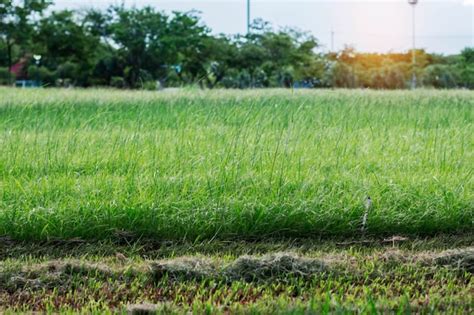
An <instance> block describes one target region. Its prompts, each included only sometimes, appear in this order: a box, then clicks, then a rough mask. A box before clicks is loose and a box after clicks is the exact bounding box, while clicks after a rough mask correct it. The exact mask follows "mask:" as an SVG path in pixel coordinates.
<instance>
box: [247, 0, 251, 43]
mask: <svg viewBox="0 0 474 315" xmlns="http://www.w3.org/2000/svg"><path fill="white" fill-rule="evenodd" d="M248 34H250V0H247V35H248Z"/></svg>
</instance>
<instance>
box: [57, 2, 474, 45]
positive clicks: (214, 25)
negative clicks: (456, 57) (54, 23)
mask: <svg viewBox="0 0 474 315" xmlns="http://www.w3.org/2000/svg"><path fill="white" fill-rule="evenodd" d="M55 2H56V8H57V9H65V8H76V9H77V8H88V7H95V8H106V7H107V6H108V5H110V4H117V3H121V2H122V1H121V0H56V1H55ZM124 2H125V4H126V5H127V6H131V5H136V6H144V5H150V6H153V7H155V8H157V9H159V10H164V11H167V12H170V11H173V10H175V11H189V10H192V9H196V10H199V11H200V12H201V16H202V18H203V20H204V21H205V23H206V24H207V25H208V26H209V27H210V28H211V29H212V31H213V32H214V33H227V34H235V33H245V29H246V0H125V1H124ZM251 16H252V19H254V18H263V19H264V20H266V21H270V22H271V23H272V24H273V25H275V26H280V27H281V26H292V27H297V28H299V29H301V30H307V31H311V33H312V34H313V35H315V36H316V37H317V38H318V39H319V40H320V43H321V44H322V45H323V46H324V48H325V49H330V48H331V29H333V30H334V46H335V49H340V48H342V47H343V46H344V45H345V44H351V45H353V46H355V48H356V49H357V50H360V51H376V52H387V51H406V50H408V49H410V48H411V45H412V38H411V32H412V28H411V27H412V23H411V18H412V11H411V7H410V6H409V5H408V0H372V1H370V0H365V1H359V0H344V1H340V0H332V1H329V0H296V1H295V0H293V1H291V0H286V1H284V0H251ZM416 34H417V39H416V42H417V47H421V48H425V49H427V50H428V51H430V52H438V53H445V54H450V53H458V52H459V51H460V50H461V49H462V48H464V47H466V46H471V47H474V0H419V3H418V5H417V6H416Z"/></svg>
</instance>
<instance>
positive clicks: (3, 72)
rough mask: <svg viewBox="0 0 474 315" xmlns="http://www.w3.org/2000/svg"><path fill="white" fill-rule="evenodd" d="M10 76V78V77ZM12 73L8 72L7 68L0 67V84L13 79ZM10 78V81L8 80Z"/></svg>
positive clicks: (6, 83) (7, 82) (8, 82)
mask: <svg viewBox="0 0 474 315" xmlns="http://www.w3.org/2000/svg"><path fill="white" fill-rule="evenodd" d="M10 76H11V78H10ZM14 79H15V78H14V75H13V74H10V71H8V69H7V68H0V84H2V85H8V84H10V82H12V81H13V80H14ZM10 80H11V81H10Z"/></svg>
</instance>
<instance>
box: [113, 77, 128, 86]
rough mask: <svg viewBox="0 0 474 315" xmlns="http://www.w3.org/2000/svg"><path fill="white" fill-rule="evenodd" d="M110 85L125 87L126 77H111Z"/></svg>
mask: <svg viewBox="0 0 474 315" xmlns="http://www.w3.org/2000/svg"><path fill="white" fill-rule="evenodd" d="M110 85H111V86H112V87H114V88H117V89H123V88H124V87H125V79H124V78H122V77H112V78H111V79H110Z"/></svg>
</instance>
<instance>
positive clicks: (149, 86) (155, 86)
mask: <svg viewBox="0 0 474 315" xmlns="http://www.w3.org/2000/svg"><path fill="white" fill-rule="evenodd" d="M160 88H161V85H160V82H159V81H146V82H144V83H143V84H142V90H147V91H156V90H159V89H160Z"/></svg>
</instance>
